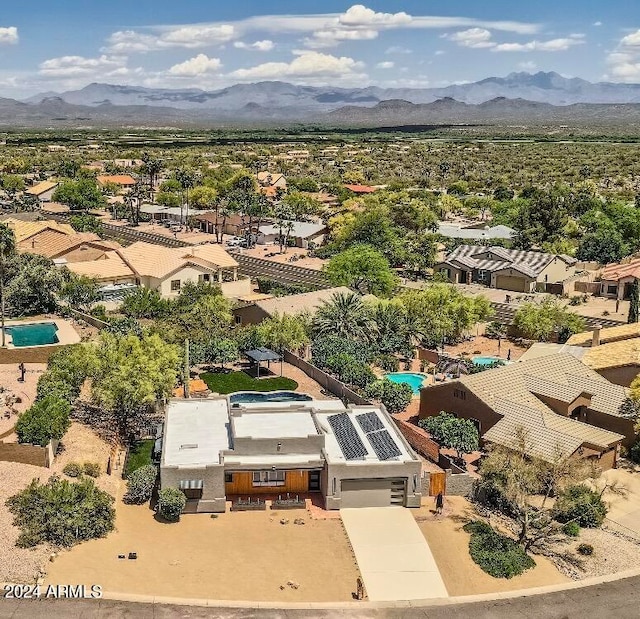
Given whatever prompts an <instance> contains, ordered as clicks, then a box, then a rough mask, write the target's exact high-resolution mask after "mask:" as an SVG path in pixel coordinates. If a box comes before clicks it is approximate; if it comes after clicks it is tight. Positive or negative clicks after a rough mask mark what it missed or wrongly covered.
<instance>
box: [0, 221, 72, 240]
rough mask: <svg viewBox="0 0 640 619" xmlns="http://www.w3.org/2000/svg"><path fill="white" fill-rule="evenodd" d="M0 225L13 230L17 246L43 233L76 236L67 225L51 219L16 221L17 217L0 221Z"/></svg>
mask: <svg viewBox="0 0 640 619" xmlns="http://www.w3.org/2000/svg"><path fill="white" fill-rule="evenodd" d="M2 223H4V224H6V225H7V226H9V228H11V230H13V235H14V236H15V239H16V244H17V245H18V246H20V244H21V243H24V242H25V241H29V240H30V239H32V238H33V237H35V236H37V235H39V234H42V233H43V232H52V233H55V234H58V235H60V236H72V235H74V234H76V231H75V230H74V229H73V228H72V227H71V226H70V225H69V224H62V223H59V222H57V221H54V220H52V219H50V220H43V221H28V220H23V219H18V218H17V217H7V218H6V219H3V220H2Z"/></svg>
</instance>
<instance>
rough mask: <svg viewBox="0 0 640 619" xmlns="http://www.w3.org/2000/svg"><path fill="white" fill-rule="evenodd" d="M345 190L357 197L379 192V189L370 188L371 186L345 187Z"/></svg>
mask: <svg viewBox="0 0 640 619" xmlns="http://www.w3.org/2000/svg"><path fill="white" fill-rule="evenodd" d="M344 188H345V189H348V190H349V191H350V192H351V193H355V194H356V195H365V194H368V193H375V192H376V191H378V189H377V187H370V186H369V185H345V186H344Z"/></svg>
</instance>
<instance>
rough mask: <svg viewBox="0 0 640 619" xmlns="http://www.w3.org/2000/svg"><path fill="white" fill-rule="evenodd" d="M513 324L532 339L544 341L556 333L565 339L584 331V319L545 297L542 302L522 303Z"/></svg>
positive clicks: (556, 301)
mask: <svg viewBox="0 0 640 619" xmlns="http://www.w3.org/2000/svg"><path fill="white" fill-rule="evenodd" d="M513 326H514V327H515V328H516V329H518V331H519V332H520V333H522V335H523V336H524V337H527V338H530V339H532V340H537V341H540V342H546V341H548V340H549V339H550V338H551V337H552V335H553V334H554V333H556V334H558V337H559V339H562V337H561V336H563V337H564V340H565V341H566V340H567V339H568V336H569V335H571V334H573V333H580V332H581V331H584V329H585V321H584V318H583V317H582V316H579V315H578V314H574V313H573V312H570V311H569V310H567V309H566V308H565V307H564V306H563V305H562V304H561V303H560V302H559V301H558V300H555V299H545V300H544V301H543V302H542V303H523V304H522V305H521V306H520V307H519V308H518V311H517V312H516V314H515V316H514V318H513Z"/></svg>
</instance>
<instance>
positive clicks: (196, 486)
mask: <svg viewBox="0 0 640 619" xmlns="http://www.w3.org/2000/svg"><path fill="white" fill-rule="evenodd" d="M178 487H179V488H180V490H182V492H184V496H185V497H187V499H201V498H202V488H203V487H204V481H203V480H202V479H183V480H180V482H179V484H178Z"/></svg>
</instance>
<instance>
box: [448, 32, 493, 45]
mask: <svg viewBox="0 0 640 619" xmlns="http://www.w3.org/2000/svg"><path fill="white" fill-rule="evenodd" d="M446 38H448V39H449V40H451V41H453V42H454V43H457V44H458V45H460V46H462V47H471V48H473V49H481V48H486V47H494V46H495V45H496V44H495V43H494V42H493V41H492V40H491V32H489V30H487V29H486V28H469V29H468V30H461V31H460V32H454V33H453V34H449V35H446Z"/></svg>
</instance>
